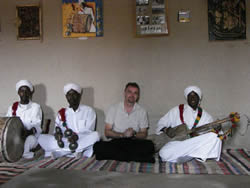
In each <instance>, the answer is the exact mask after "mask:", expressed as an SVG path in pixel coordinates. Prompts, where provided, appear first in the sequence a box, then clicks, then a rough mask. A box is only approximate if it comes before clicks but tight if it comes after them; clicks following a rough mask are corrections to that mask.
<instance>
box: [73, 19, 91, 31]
mask: <svg viewBox="0 0 250 188" xmlns="http://www.w3.org/2000/svg"><path fill="white" fill-rule="evenodd" d="M91 24H92V18H91V15H89V14H75V15H74V16H73V28H72V29H73V32H74V33H88V32H89V31H90V28H91Z"/></svg>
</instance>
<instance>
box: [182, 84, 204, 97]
mask: <svg viewBox="0 0 250 188" xmlns="http://www.w3.org/2000/svg"><path fill="white" fill-rule="evenodd" d="M192 91H193V92H195V93H197V95H198V96H199V97H200V100H201V97H202V93H201V89H200V88H198V87H197V86H188V87H187V88H186V89H185V90H184V96H185V98H186V99H187V96H188V94H189V93H191V92H192Z"/></svg>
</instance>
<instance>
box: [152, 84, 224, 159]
mask: <svg viewBox="0 0 250 188" xmlns="http://www.w3.org/2000/svg"><path fill="white" fill-rule="evenodd" d="M184 95H185V97H186V99H187V104H185V105H179V106H176V107H174V108H172V109H171V110H170V111H169V112H168V113H167V114H166V115H165V116H163V117H162V118H161V119H160V120H159V122H158V125H157V126H158V127H157V130H156V134H158V135H160V134H165V133H166V134H167V135H168V136H170V137H175V136H176V135H175V128H176V127H178V126H180V125H181V124H184V125H185V126H187V128H188V129H189V130H191V129H194V128H196V127H200V126H202V125H204V124H207V123H211V122H212V121H213V118H212V116H211V115H209V114H208V113H207V112H206V111H205V110H203V109H202V108H201V107H200V101H201V99H202V93H201V90H200V88H198V87H197V86H189V87H187V88H186V89H185V91H184ZM221 146H222V142H221V140H220V139H219V138H218V137H217V134H215V133H212V132H210V133H206V134H202V135H200V136H196V137H192V138H189V139H186V140H184V141H170V142H168V143H167V144H165V145H164V146H163V147H162V148H161V150H160V152H159V155H160V157H161V159H162V160H163V161H168V162H176V163H182V162H186V161H189V160H191V159H193V158H195V159H197V160H200V161H202V162H205V161H206V159H216V160H217V161H218V160H219V159H220V153H221Z"/></svg>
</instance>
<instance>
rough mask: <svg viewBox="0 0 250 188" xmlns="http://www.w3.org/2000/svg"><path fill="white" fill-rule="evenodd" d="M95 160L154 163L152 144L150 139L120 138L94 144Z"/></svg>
mask: <svg viewBox="0 0 250 188" xmlns="http://www.w3.org/2000/svg"><path fill="white" fill-rule="evenodd" d="M94 153H95V155H96V159H97V160H117V161H126V162H128V161H136V162H149V163H154V162H155V158H154V153H155V149H154V144H153V142H152V141H151V140H139V139H133V138H120V139H113V140H111V141H100V142H96V143H95V144H94Z"/></svg>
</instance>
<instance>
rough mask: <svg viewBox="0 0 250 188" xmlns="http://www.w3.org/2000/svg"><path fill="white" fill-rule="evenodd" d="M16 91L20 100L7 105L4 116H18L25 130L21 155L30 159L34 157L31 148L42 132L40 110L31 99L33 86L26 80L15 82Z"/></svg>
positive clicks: (34, 145) (35, 144) (36, 143)
mask: <svg viewBox="0 0 250 188" xmlns="http://www.w3.org/2000/svg"><path fill="white" fill-rule="evenodd" d="M16 91H17V93H18V95H19V98H20V101H19V102H15V103H14V104H13V105H12V106H10V107H9V109H8V112H7V114H6V116H8V117H12V116H18V117H20V119H21V121H22V123H23V125H24V127H25V129H26V131H25V135H24V136H25V137H26V139H25V142H24V153H23V157H24V158H27V159H30V158H33V157H34V152H32V151H31V150H32V149H34V148H36V146H37V145H38V142H37V138H38V137H39V135H40V134H41V132H42V129H41V122H42V110H41V107H40V105H39V104H37V103H34V102H32V101H31V97H32V94H33V91H34V90H33V86H32V84H31V83H30V82H29V81H28V80H20V81H19V82H17V84H16Z"/></svg>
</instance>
